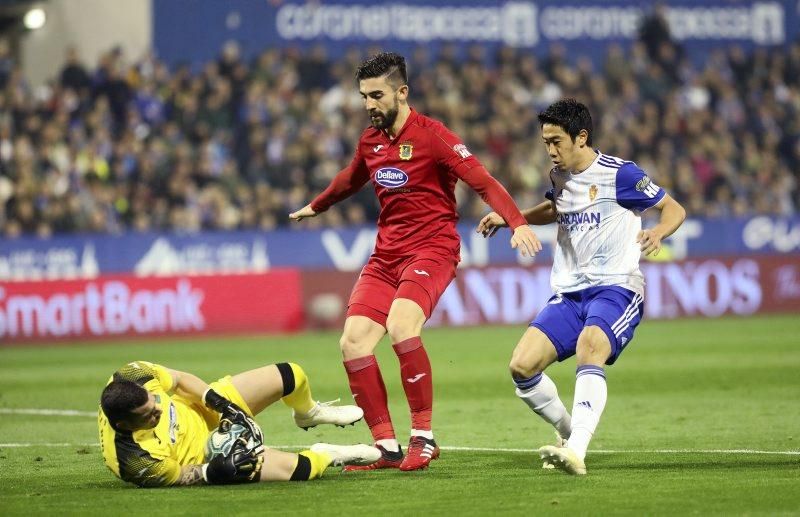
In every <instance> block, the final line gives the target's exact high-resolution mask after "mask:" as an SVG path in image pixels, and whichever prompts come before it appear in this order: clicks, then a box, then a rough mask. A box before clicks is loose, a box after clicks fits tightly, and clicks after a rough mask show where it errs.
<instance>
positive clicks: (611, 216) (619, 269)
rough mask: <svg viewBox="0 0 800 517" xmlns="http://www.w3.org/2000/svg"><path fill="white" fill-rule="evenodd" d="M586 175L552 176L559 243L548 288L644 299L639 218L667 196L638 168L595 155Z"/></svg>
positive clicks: (556, 171) (551, 193) (557, 172)
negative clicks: (608, 290) (619, 292)
mask: <svg viewBox="0 0 800 517" xmlns="http://www.w3.org/2000/svg"><path fill="white" fill-rule="evenodd" d="M595 152H596V153H597V158H595V160H594V161H593V162H592V164H591V165H590V166H589V167H588V168H587V169H586V170H584V171H582V172H580V173H578V174H572V173H571V172H569V171H562V170H559V169H557V168H555V169H553V170H551V171H550V179H551V181H552V184H553V188H552V189H551V190H550V191H549V192H548V193H547V198H548V199H550V200H553V201H555V204H556V211H557V212H558V216H557V219H556V222H557V223H558V243H557V245H556V249H555V252H554V257H553V271H552V274H551V276H550V285H551V287H552V288H553V292H554V293H556V294H559V293H569V292H574V291H580V290H582V289H586V288H589V287H597V286H619V287H624V288H626V289H630V290H631V291H633V292H635V293H637V294H639V295H642V294H644V277H643V276H642V273H641V271H639V257H640V255H641V251H640V249H639V244H637V243H636V236H637V234H638V233H639V231H640V230H641V229H642V220H641V212H643V211H644V210H647V209H648V208H650V207H652V206H654V205H655V204H656V203H658V202H659V201H661V199H662V198H663V197H664V195H665V192H664V190H663V189H661V188H660V187H659V186H658V185H656V184H655V183H653V182H652V181H651V180H650V178H648V177H647V175H646V174H645V173H644V171H642V170H641V169H640V168H639V167H638V166H637V165H636V164H635V163H633V162H629V161H624V160H621V159H619V158H616V157H614V156H608V155H605V154H602V153H600V152H599V151H595Z"/></svg>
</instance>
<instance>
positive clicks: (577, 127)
mask: <svg viewBox="0 0 800 517" xmlns="http://www.w3.org/2000/svg"><path fill="white" fill-rule="evenodd" d="M538 118H539V126H543V125H545V124H553V125H554V126H559V127H560V128H561V129H563V130H564V131H565V132H566V133H567V134H568V135H569V137H570V138H571V139H572V141H573V142H574V141H575V138H576V137H577V136H578V133H580V132H581V129H585V130H586V132H587V133H588V134H589V136H587V137H586V145H589V146H591V145H592V129H593V128H592V115H591V114H590V113H589V108H587V107H586V106H585V105H584V104H582V103H580V102H578V101H576V100H575V99H561V100H560V101H556V102H554V103H553V104H551V105H550V106H548V107H547V109H546V110H544V111H543V112H541V113H539V117H538Z"/></svg>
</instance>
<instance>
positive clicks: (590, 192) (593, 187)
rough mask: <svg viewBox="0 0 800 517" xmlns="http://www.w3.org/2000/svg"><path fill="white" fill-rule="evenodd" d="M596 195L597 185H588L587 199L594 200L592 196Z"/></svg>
mask: <svg viewBox="0 0 800 517" xmlns="http://www.w3.org/2000/svg"><path fill="white" fill-rule="evenodd" d="M596 197H597V185H592V186H591V187H589V201H594V198H596Z"/></svg>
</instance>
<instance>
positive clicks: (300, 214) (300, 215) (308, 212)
mask: <svg viewBox="0 0 800 517" xmlns="http://www.w3.org/2000/svg"><path fill="white" fill-rule="evenodd" d="M315 215H317V213H316V212H315V211H314V209H313V208H311V205H306V206H304V207H303V208H301V209H300V210H298V211H297V212H292V213H291V214H289V219H293V220H295V221H301V220H303V219H305V218H306V217H314V216H315Z"/></svg>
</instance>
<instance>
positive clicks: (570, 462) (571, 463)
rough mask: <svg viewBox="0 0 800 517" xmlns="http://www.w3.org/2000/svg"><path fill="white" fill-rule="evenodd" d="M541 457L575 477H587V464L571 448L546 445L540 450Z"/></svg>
mask: <svg viewBox="0 0 800 517" xmlns="http://www.w3.org/2000/svg"><path fill="white" fill-rule="evenodd" d="M539 457H541V458H542V460H544V461H547V462H549V463H552V464H553V465H555V466H556V467H557V468H559V469H561V470H563V471H564V472H566V473H567V474H572V475H573V476H585V475H586V464H584V462H583V460H582V459H580V458H579V457H578V455H577V454H576V453H575V451H573V450H572V449H570V448H569V447H554V446H553V445H545V446H544V447H540V448H539Z"/></svg>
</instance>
